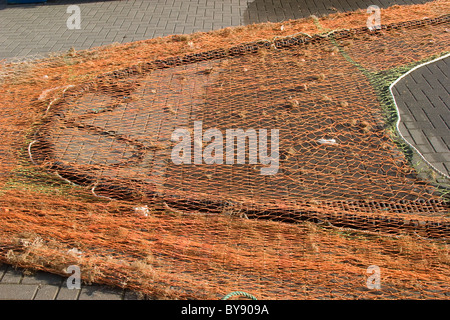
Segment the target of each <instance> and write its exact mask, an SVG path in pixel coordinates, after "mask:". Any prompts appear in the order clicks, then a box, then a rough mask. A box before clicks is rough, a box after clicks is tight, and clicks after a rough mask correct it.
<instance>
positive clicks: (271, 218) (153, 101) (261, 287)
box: [0, 1, 450, 299]
mask: <svg viewBox="0 0 450 320" xmlns="http://www.w3.org/2000/svg"><path fill="white" fill-rule="evenodd" d="M449 8H450V6H449V1H434V2H431V3H428V4H426V5H420V6H408V7H398V6H397V7H392V8H389V9H386V10H383V11H382V14H383V17H384V18H385V20H384V21H383V22H384V23H385V24H384V25H383V27H382V29H381V30H377V31H369V30H368V29H367V28H366V27H365V26H364V25H365V21H366V18H367V17H366V16H365V15H364V14H362V13H361V12H357V13H353V14H345V15H342V14H336V15H332V16H329V17H326V18H322V19H320V20H319V19H314V18H311V19H304V20H299V21H290V22H286V23H285V24H284V25H285V26H286V27H284V28H283V31H280V25H281V24H262V25H252V26H247V27H239V28H234V29H225V30H220V31H215V32H211V33H206V34H194V35H190V36H176V37H169V38H166V39H155V40H151V41H149V42H148V43H136V44H129V45H123V46H116V47H112V48H107V49H98V50H90V51H86V52H82V53H77V52H70V53H68V54H67V55H63V56H58V57H55V58H50V59H47V60H44V61H37V62H33V63H23V64H19V65H12V66H9V67H8V68H9V69H8V68H5V69H4V72H3V73H4V76H3V83H2V87H1V93H2V96H3V97H4V99H3V101H2V102H1V108H2V113H3V114H4V116H3V117H2V122H1V123H0V126H1V127H2V131H1V132H2V135H1V137H2V141H3V143H2V147H1V149H0V156H1V157H0V161H1V163H2V169H1V176H0V179H1V183H2V190H1V192H2V197H1V199H0V203H1V211H0V215H1V227H0V248H1V249H0V259H1V260H2V261H5V262H7V263H11V264H14V265H18V266H23V267H30V268H33V269H40V270H46V271H50V272H54V273H59V274H65V273H64V270H65V268H67V266H69V265H74V264H76V265H79V266H80V267H81V270H82V278H83V279H84V280H86V281H90V282H98V283H105V284H112V285H116V286H122V287H127V288H131V289H133V290H137V291H139V292H142V293H144V294H148V295H151V296H156V297H166V298H208V299H216V298H220V297H222V296H224V295H225V294H227V293H229V292H231V291H236V290H243V291H246V292H249V293H251V294H253V295H255V296H256V297H258V298H260V299H262V298H269V299H300V298H308V299H315V298H340V299H353V298H377V297H382V298H409V297H411V298H441V299H443V298H446V297H448V294H449V293H450V290H449V287H448V283H449V280H450V269H449V262H450V261H449V253H448V236H449V233H450V223H449V215H448V214H449V211H450V210H449V209H450V205H449V203H448V196H447V195H446V191H445V190H446V188H448V181H444V180H445V179H444V180H443V179H442V178H440V179H439V182H437V180H436V181H433V180H430V179H428V180H427V179H424V178H423V175H420V174H419V172H417V170H416V169H415V168H414V167H413V166H412V161H411V157H412V155H411V150H409V149H408V148H406V147H405V145H404V144H403V143H402V141H401V140H399V139H398V137H397V136H396V133H395V130H393V129H392V118H393V114H394V113H395V111H394V110H393V105H392V100H391V99H390V96H389V92H388V87H389V84H390V83H391V82H392V81H393V80H395V78H396V77H398V76H399V75H401V74H402V73H403V72H405V71H406V70H408V69H410V68H411V67H412V66H414V65H417V64H419V63H421V62H423V61H426V60H429V59H431V58H433V57H437V56H440V55H442V54H443V53H446V52H448V51H449V48H450V42H449V41H448V39H449V37H448V31H449V28H450V16H449V15H448V14H447V15H445V13H447V12H448V9H449ZM404 12H408V14H409V15H408V20H407V21H401V19H399V18H398V17H399V16H401V13H404ZM358 19H359V20H358ZM286 29H288V30H289V31H290V34H291V36H286V35H287V34H285V32H287V31H286ZM288 34H289V33H288ZM261 39H263V40H261ZM224 41H225V42H226V43H227V45H222V44H223V42H224ZM164 45H165V46H164ZM141 49H142V50H141ZM158 50H159V51H158ZM138 53H139V54H140V60H141V62H140V63H137V62H136V61H134V63H130V61H129V60H127V59H128V58H130V57H132V56H133V54H134V55H136V56H137V55H138ZM109 70H111V71H109ZM105 71H109V72H106V73H105ZM233 134H234V135H235V136H233ZM443 181H444V182H443ZM371 265H376V266H379V268H380V270H381V289H379V290H370V289H368V288H367V286H366V279H367V277H368V274H367V273H366V271H367V268H368V267H369V266H371Z"/></svg>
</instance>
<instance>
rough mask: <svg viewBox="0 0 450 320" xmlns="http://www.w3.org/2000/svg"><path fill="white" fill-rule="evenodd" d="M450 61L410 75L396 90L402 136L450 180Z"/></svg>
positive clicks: (444, 61)
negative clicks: (449, 74) (449, 72)
mask: <svg viewBox="0 0 450 320" xmlns="http://www.w3.org/2000/svg"><path fill="white" fill-rule="evenodd" d="M448 70H450V57H446V58H444V59H439V60H438V61H435V62H433V63H431V64H426V65H424V66H422V67H420V68H418V69H416V70H413V71H411V72H410V73H409V74H408V75H406V76H405V77H403V78H402V79H401V80H400V81H398V83H397V84H396V85H395V86H394V87H393V94H394V97H395V100H396V102H397V107H398V109H399V114H400V122H401V125H400V126H399V129H400V133H401V134H402V136H403V137H404V138H405V140H406V141H407V142H408V143H409V144H411V145H412V146H413V147H414V148H416V149H417V150H418V151H419V152H420V153H421V154H422V156H423V157H424V158H425V160H426V161H428V162H429V163H430V164H431V165H432V166H433V167H434V168H436V169H437V170H438V171H439V172H441V173H443V174H444V175H446V176H450V99H449V97H450V91H449V88H450V82H449V78H448Z"/></svg>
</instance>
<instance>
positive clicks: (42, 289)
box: [33, 285, 59, 300]
mask: <svg viewBox="0 0 450 320" xmlns="http://www.w3.org/2000/svg"><path fill="white" fill-rule="evenodd" d="M58 291H59V286H56V285H42V286H38V289H37V292H36V295H35V296H34V299H33V300H55V298H56V295H57V294H58Z"/></svg>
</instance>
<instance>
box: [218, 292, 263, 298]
mask: <svg viewBox="0 0 450 320" xmlns="http://www.w3.org/2000/svg"><path fill="white" fill-rule="evenodd" d="M233 296H242V297H246V298H249V299H251V300H258V299H256V297H255V296H253V295H251V294H250V293H247V292H244V291H234V292H231V293H229V294H227V295H226V296H225V297H223V298H222V300H228V299H229V298H231V297H233Z"/></svg>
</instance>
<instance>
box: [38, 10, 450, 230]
mask: <svg viewBox="0 0 450 320" xmlns="http://www.w3.org/2000/svg"><path fill="white" fill-rule="evenodd" d="M431 27H433V28H435V29H433V30H434V33H432V34H430V33H429V28H431ZM446 27H448V16H445V17H442V18H440V19H429V20H427V21H419V22H413V23H408V24H404V25H399V26H396V27H393V26H391V27H389V28H385V29H384V30H382V31H380V32H379V33H370V32H369V31H367V30H363V29H360V30H351V31H342V32H338V33H336V34H329V35H327V36H315V37H306V36H301V37H298V38H289V39H287V40H286V39H284V40H279V41H275V42H274V43H271V42H264V41H261V42H257V43H250V44H247V45H241V46H238V47H235V48H232V49H230V50H228V51H221V50H219V51H215V52H214V51H213V52H207V53H204V54H200V55H191V56H186V57H180V58H179V59H170V60H167V61H156V62H154V63H149V64H146V65H140V66H138V67H135V68H131V69H128V70H125V71H123V72H122V73H120V72H117V73H115V74H109V75H107V76H104V77H102V78H101V79H99V80H98V81H96V82H92V83H89V84H87V85H84V86H80V87H78V88H73V89H69V90H68V91H66V93H65V96H64V98H63V99H61V100H60V101H59V102H58V103H57V104H55V105H53V106H52V108H51V109H50V110H49V116H48V120H47V121H48V122H47V123H46V124H45V125H44V127H42V128H40V129H39V132H38V134H37V137H36V140H35V141H33V142H32V147H31V156H32V157H33V159H34V160H35V161H39V160H40V161H41V162H42V163H45V164H46V165H49V166H50V167H51V168H52V169H54V170H57V172H58V173H59V174H60V175H61V176H62V177H65V178H67V179H69V180H71V181H73V182H75V183H79V184H81V185H89V186H91V187H92V190H93V192H94V193H95V194H97V195H100V196H103V197H109V198H122V199H131V198H133V199H136V198H139V199H148V198H152V197H159V198H162V199H164V200H165V201H166V203H167V205H170V206H174V208H176V209H180V210H207V211H208V212H211V211H214V210H216V211H219V212H233V211H237V212H239V213H241V214H246V215H247V214H250V215H252V216H256V217H261V218H275V219H281V220H294V221H295V220H300V219H302V218H303V216H304V217H305V218H311V217H312V216H314V215H316V214H318V215H320V216H323V218H324V219H325V218H326V214H325V215H322V213H323V212H322V211H323V208H326V210H329V208H330V207H334V208H335V211H341V212H344V213H345V212H353V211H355V209H354V208H349V207H348V206H346V204H349V203H351V204H354V205H355V206H356V208H357V210H356V211H359V212H360V211H364V213H365V214H366V215H365V216H367V217H369V216H370V215H372V214H373V215H374V217H378V218H379V217H380V214H384V213H385V212H386V210H387V209H388V208H389V209H390V210H391V211H394V213H399V214H400V215H401V216H402V218H403V219H412V218H416V217H408V216H407V214H408V213H410V214H415V215H416V216H418V217H420V218H421V219H427V220H429V219H430V218H433V217H435V218H436V219H438V220H439V218H442V217H443V216H444V215H442V214H443V213H446V212H448V206H447V205H446V203H445V202H444V201H443V200H442V198H441V194H439V193H438V192H437V191H436V186H434V185H432V184H429V183H427V182H424V181H421V180H419V179H417V174H416V173H415V172H414V169H413V168H412V167H411V166H410V164H409V163H408V159H407V156H406V155H405V153H404V152H403V151H402V150H401V149H400V148H399V147H398V146H397V145H396V144H395V141H394V139H393V137H392V136H391V134H390V132H389V131H388V130H387V128H386V121H385V112H386V111H385V110H383V109H382V108H381V107H380V99H379V98H378V96H377V89H376V85H374V83H375V84H376V82H375V81H376V80H377V79H376V77H375V76H373V77H371V76H370V74H369V72H370V71H368V70H369V69H370V68H376V65H377V64H380V61H383V58H384V54H383V55H380V54H379V53H380V52H381V50H378V49H377V48H374V47H373V46H372V45H371V44H372V43H373V41H374V38H375V39H377V38H379V37H386V38H387V39H388V40H387V41H386V42H384V41H383V43H384V45H385V46H392V47H394V48H395V53H394V54H393V55H394V56H395V55H399V54H403V55H406V53H407V52H408V51H409V48H410V47H411V46H412V43H413V42H414V39H417V38H422V37H423V34H424V33H425V34H426V36H427V38H430V37H432V35H433V34H436V35H437V36H436V39H434V38H433V39H427V43H426V44H420V45H422V46H424V47H425V50H423V51H420V54H416V53H415V51H413V55H414V56H416V55H418V57H419V60H420V57H423V56H426V54H428V56H430V55H432V54H433V53H440V52H442V51H444V50H445V49H446V48H447V46H448V43H446V42H445V40H444V39H443V38H442V35H443V34H445V31H444V30H445V28H446ZM408 28H409V29H408ZM404 29H407V30H408V31H405V30H404ZM398 30H402V32H403V33H405V34H407V35H405V36H401V37H400V35H399V32H400V31H398ZM383 39H384V38H383ZM394 39H398V41H399V42H398V43H397V42H394ZM429 41H432V42H433V44H437V43H439V45H433V46H430V43H429ZM353 42H356V43H357V45H354V46H355V47H358V50H353V49H352V48H353V44H352V43H353ZM361 43H362V44H361ZM364 43H365V44H366V45H364ZM375 43H377V42H375ZM347 47H350V48H351V50H348V53H347V51H346V48H347ZM364 48H366V52H365V55H364ZM402 48H403V50H404V51H403V52H402V51H401V49H402ZM373 50H375V52H373ZM354 52H358V54H357V55H356V54H354ZM352 54H353V55H355V57H354V58H352ZM363 56H366V57H367V58H369V59H367V58H366V60H362V57H363ZM353 59H354V60H353ZM412 59H413V60H414V58H412ZM416 59H417V58H416ZM367 60H370V61H372V60H373V61H374V64H375V66H373V65H371V64H370V65H369V66H368V67H367V68H364V64H368V63H369V62H368V61H367ZM384 60H387V63H386V64H383V66H386V65H389V64H390V63H391V61H392V58H391V57H387V58H385V59H384ZM359 61H361V65H362V66H361V65H360V64H359ZM404 62H406V60H405V61H404ZM399 64H400V65H401V63H399ZM177 129H182V130H185V131H184V133H185V135H184V136H183V137H182V138H181V140H180V138H179V137H177V136H174V135H173V133H174V132H175V131H176V130H177ZM211 129H213V130H215V131H214V132H213V134H211V133H209V137H208V136H204V135H205V134H206V135H208V130H209V132H211ZM273 129H275V130H277V131H278V133H277V140H273V139H272V138H274V137H272V136H271V135H272V134H274V135H275V133H273V131H272V130H273ZM230 130H235V133H240V136H238V137H236V136H233V135H231V134H230ZM265 132H267V135H266V136H263V133H265ZM211 135H213V138H211ZM208 140H209V141H208ZM182 142H186V143H185V144H184V145H183V146H184V148H182V149H177V151H175V150H176V149H175V148H176V146H177V145H178V144H180V143H182ZM277 142H278V143H279V148H278V150H271V149H274V146H275V144H274V143H277ZM272 144H273V146H272ZM230 152H231V153H230ZM272 152H275V153H274V154H272ZM229 153H230V154H229ZM270 155H272V156H274V159H272V160H273V161H272V162H271V163H268V162H267V159H266V160H264V159H265V158H264V157H266V158H267V156H270ZM207 156H210V158H212V159H213V163H211V161H210V162H209V163H207V162H208V160H207V159H206V157H207ZM239 157H240V159H239ZM252 157H253V158H252ZM175 158H180V159H181V160H179V161H178V162H177V160H176V159H175ZM264 161H266V162H264ZM180 162H181V163H180ZM265 170H267V171H266V173H264V172H265ZM267 172H268V173H267ZM337 208H338V209H337ZM356 213H358V212H356ZM439 213H441V215H439ZM438 220H436V221H438ZM444 228H445V224H444Z"/></svg>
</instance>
